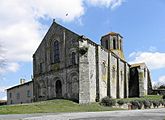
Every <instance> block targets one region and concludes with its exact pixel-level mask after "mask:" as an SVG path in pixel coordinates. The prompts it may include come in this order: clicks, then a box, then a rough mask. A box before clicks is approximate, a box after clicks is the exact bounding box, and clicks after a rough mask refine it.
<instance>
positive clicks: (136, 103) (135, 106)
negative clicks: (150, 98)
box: [130, 100, 139, 109]
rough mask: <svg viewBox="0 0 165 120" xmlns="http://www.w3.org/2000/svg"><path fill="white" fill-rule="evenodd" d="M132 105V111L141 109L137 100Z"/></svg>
mask: <svg viewBox="0 0 165 120" xmlns="http://www.w3.org/2000/svg"><path fill="white" fill-rule="evenodd" d="M130 103H131V104H132V109H137V108H139V102H138V101H137V100H133V101H131V102H130Z"/></svg>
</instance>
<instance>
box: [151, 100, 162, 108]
mask: <svg viewBox="0 0 165 120" xmlns="http://www.w3.org/2000/svg"><path fill="white" fill-rule="evenodd" d="M152 103H153V106H154V108H155V107H157V108H158V107H159V106H160V102H159V101H157V100H154V101H152Z"/></svg>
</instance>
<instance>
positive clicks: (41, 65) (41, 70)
mask: <svg viewBox="0 0 165 120" xmlns="http://www.w3.org/2000/svg"><path fill="white" fill-rule="evenodd" d="M42 72H43V64H42V63H40V73H42Z"/></svg>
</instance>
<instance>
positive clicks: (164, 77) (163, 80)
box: [158, 75, 165, 84]
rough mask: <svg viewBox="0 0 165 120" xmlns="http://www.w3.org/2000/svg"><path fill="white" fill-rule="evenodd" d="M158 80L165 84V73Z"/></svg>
mask: <svg viewBox="0 0 165 120" xmlns="http://www.w3.org/2000/svg"><path fill="white" fill-rule="evenodd" d="M158 82H160V83H162V84H165V75H164V76H160V77H159V78H158Z"/></svg>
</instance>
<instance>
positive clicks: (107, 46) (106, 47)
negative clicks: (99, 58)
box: [105, 40, 108, 49]
mask: <svg viewBox="0 0 165 120" xmlns="http://www.w3.org/2000/svg"><path fill="white" fill-rule="evenodd" d="M105 44H106V45H105V46H106V49H108V40H106V42H105Z"/></svg>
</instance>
